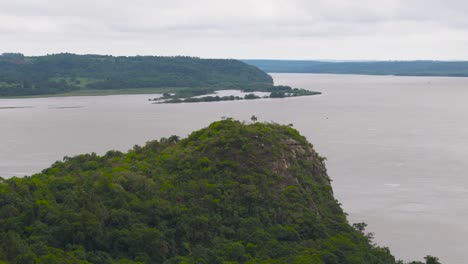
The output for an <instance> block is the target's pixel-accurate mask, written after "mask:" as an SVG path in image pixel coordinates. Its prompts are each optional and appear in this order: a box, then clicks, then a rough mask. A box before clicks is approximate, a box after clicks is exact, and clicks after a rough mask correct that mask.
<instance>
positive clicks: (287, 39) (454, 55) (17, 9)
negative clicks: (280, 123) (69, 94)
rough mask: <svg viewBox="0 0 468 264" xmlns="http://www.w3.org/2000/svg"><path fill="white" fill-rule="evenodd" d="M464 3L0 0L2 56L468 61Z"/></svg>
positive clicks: (406, 0) (419, 0) (466, 3)
mask: <svg viewBox="0 0 468 264" xmlns="http://www.w3.org/2000/svg"><path fill="white" fill-rule="evenodd" d="M466 14H468V1H466V0H308V1H307V0H285V1H283V0H235V1H232V0H231V1H225V0H197V1H194V0H165V1H161V0H131V1H129V0H80V1H75V0H47V1H44V0H42V1H41V0H0V53H1V52H21V53H24V54H26V55H45V54H51V53H60V52H70V53H77V54H110V55H127V56H131V55H164V56H166V55H167V56H173V55H186V56H197V57H204V58H236V59H322V60H323V59H336V60H415V59H433V60H468V16H467V15H466Z"/></svg>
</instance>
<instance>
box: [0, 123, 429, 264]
mask: <svg viewBox="0 0 468 264" xmlns="http://www.w3.org/2000/svg"><path fill="white" fill-rule="evenodd" d="M324 160H325V159H324V158H323V157H321V156H320V155H319V154H318V153H317V152H315V150H314V149H313V146H312V145H311V144H310V143H308V142H307V140H306V139H305V138H304V137H303V136H301V135H300V134H299V133H298V132H297V131H296V130H295V129H293V128H291V127H290V126H283V125H278V124H271V123H253V124H245V123H242V122H239V121H236V120H232V119H226V120H223V121H218V122H214V123H212V124H211V125H210V126H208V127H207V128H204V129H201V130H198V131H195V132H193V133H191V134H190V135H189V136H188V137H187V138H185V139H179V138H178V137H177V136H171V137H168V138H162V139H160V140H155V141H151V142H148V143H147V144H146V145H145V146H143V147H140V146H135V147H134V148H133V149H132V150H130V151H129V152H127V153H122V152H119V151H109V152H107V153H106V154H105V155H103V156H98V155H96V154H84V155H78V156H75V157H65V158H64V161H61V162H56V163H54V164H53V165H52V166H51V167H50V168H48V169H45V170H44V171H42V172H41V173H38V174H35V175H32V176H29V177H24V178H11V179H7V180H4V179H0V263H1V262H2V261H3V263H207V264H208V263H250V264H252V263H317V264H338V263H347V264H348V263H349V264H366V263H369V264H371V263H372V264H396V263H402V262H399V261H396V260H395V258H394V257H393V256H392V255H391V253H390V250H389V249H388V248H383V247H379V246H377V245H375V244H374V243H373V242H372V235H371V234H369V233H366V232H365V230H364V227H365V224H363V223H359V224H355V225H350V224H349V223H348V221H347V219H346V214H345V213H344V212H343V210H342V209H341V207H340V204H339V203H338V202H337V201H336V199H335V198H334V197H333V191H332V187H331V185H330V181H331V180H330V178H329V176H328V175H327V171H326V168H325V165H324ZM426 259H427V260H426V263H428V264H429V263H431V264H435V263H438V261H437V259H436V258H434V257H430V256H428V257H426ZM413 263H421V262H413Z"/></svg>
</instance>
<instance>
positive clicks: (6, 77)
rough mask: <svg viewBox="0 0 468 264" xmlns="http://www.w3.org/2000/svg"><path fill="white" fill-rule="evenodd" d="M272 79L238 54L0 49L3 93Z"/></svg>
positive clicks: (193, 86)
mask: <svg viewBox="0 0 468 264" xmlns="http://www.w3.org/2000/svg"><path fill="white" fill-rule="evenodd" d="M272 84H273V80H272V78H271V77H270V76H269V75H268V74H266V73H264V72H263V71H261V70H259V69H258V68H256V67H254V66H250V65H247V64H245V63H243V62H240V61H237V60H221V59H199V58H192V57H155V56H136V57H113V56H100V55H75V54H67V53H65V54H54V55H47V56H39V57H25V56H24V55H22V54H16V53H7V54H2V55H0V96H22V95H43V94H59V93H65V92H71V91H78V90H89V89H97V90H109V89H121V90H123V89H131V88H132V89H136V88H168V87H169V88H176V87H179V88H189V89H187V90H189V91H190V90H200V89H201V90H203V89H205V90H211V89H213V88H218V87H222V88H224V89H226V88H228V89H229V88H240V87H262V86H271V85H272ZM200 87H203V89H202V88H200ZM202 94H204V93H202Z"/></svg>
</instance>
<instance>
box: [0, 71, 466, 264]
mask: <svg viewBox="0 0 468 264" xmlns="http://www.w3.org/2000/svg"><path fill="white" fill-rule="evenodd" d="M272 75H273V77H274V80H275V83H276V84H285V85H291V86H294V87H299V88H305V89H310V90H314V91H320V92H322V93H323V94H322V95H316V96H308V97H296V98H287V99H260V100H246V101H229V102H226V101H225V102H213V103H194V104H159V105H154V104H151V103H149V102H148V101H147V100H148V98H153V97H154V96H153V95H115V96H96V97H53V98H31V99H0V176H2V177H4V178H9V177H12V176H23V175H30V174H33V173H35V172H39V171H41V170H42V169H44V168H46V167H48V166H49V165H50V164H51V163H53V162H54V161H55V160H60V159H62V157H63V156H66V155H67V156H73V155H76V154H80V153H89V152H96V153H98V154H103V153H105V152H106V151H107V150H111V149H117V150H122V151H124V150H127V149H129V148H131V147H132V146H133V145H134V144H140V145H141V144H144V143H145V142H146V141H148V140H152V139H158V138H160V137H164V136H170V135H173V134H175V135H179V136H186V135H187V134H188V133H190V132H191V131H193V130H195V129H199V128H202V127H204V126H206V125H208V124H209V123H210V122H212V121H214V120H219V119H220V118H222V117H233V118H237V119H241V120H250V117H251V116H252V115H256V116H257V117H258V118H259V121H274V122H278V123H284V124H290V123H292V124H294V127H295V128H296V129H298V130H299V131H300V132H301V133H302V134H303V135H305V136H306V137H307V138H308V140H309V141H310V142H312V143H313V144H314V146H315V148H316V150H317V151H318V152H319V153H320V154H321V155H323V156H326V157H327V168H328V171H329V174H330V177H331V178H332V179H333V183H332V184H333V188H334V192H335V196H336V197H337V199H338V200H339V201H340V202H341V203H342V204H343V207H344V210H345V211H346V212H347V213H348V214H349V219H350V221H351V222H361V221H365V222H366V223H368V224H369V226H368V231H370V232H374V233H375V241H376V242H377V243H378V244H379V245H384V246H388V247H390V248H391V250H392V252H393V253H394V254H395V255H396V256H397V257H398V258H401V259H403V260H410V259H411V260H413V259H422V257H423V256H425V255H427V254H431V255H435V256H438V257H440V259H441V260H442V261H443V263H447V264H462V263H466V262H467V261H465V254H466V249H468V240H467V239H466V238H467V237H468V226H467V225H466V223H467V222H468V208H467V207H468V159H467V157H468V103H467V102H468V78H445V77H395V76H357V75H327V74H272ZM467 258H468V257H467Z"/></svg>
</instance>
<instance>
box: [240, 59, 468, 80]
mask: <svg viewBox="0 0 468 264" xmlns="http://www.w3.org/2000/svg"><path fill="white" fill-rule="evenodd" d="M244 62H246V63H248V64H251V65H255V66H257V67H259V68H260V69H262V70H264V71H266V72H270V73H332V74H366V75H397V76H459V77H468V61H353V62H339V61H337V62H329V61H306V60H302V61H301V60H244Z"/></svg>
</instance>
